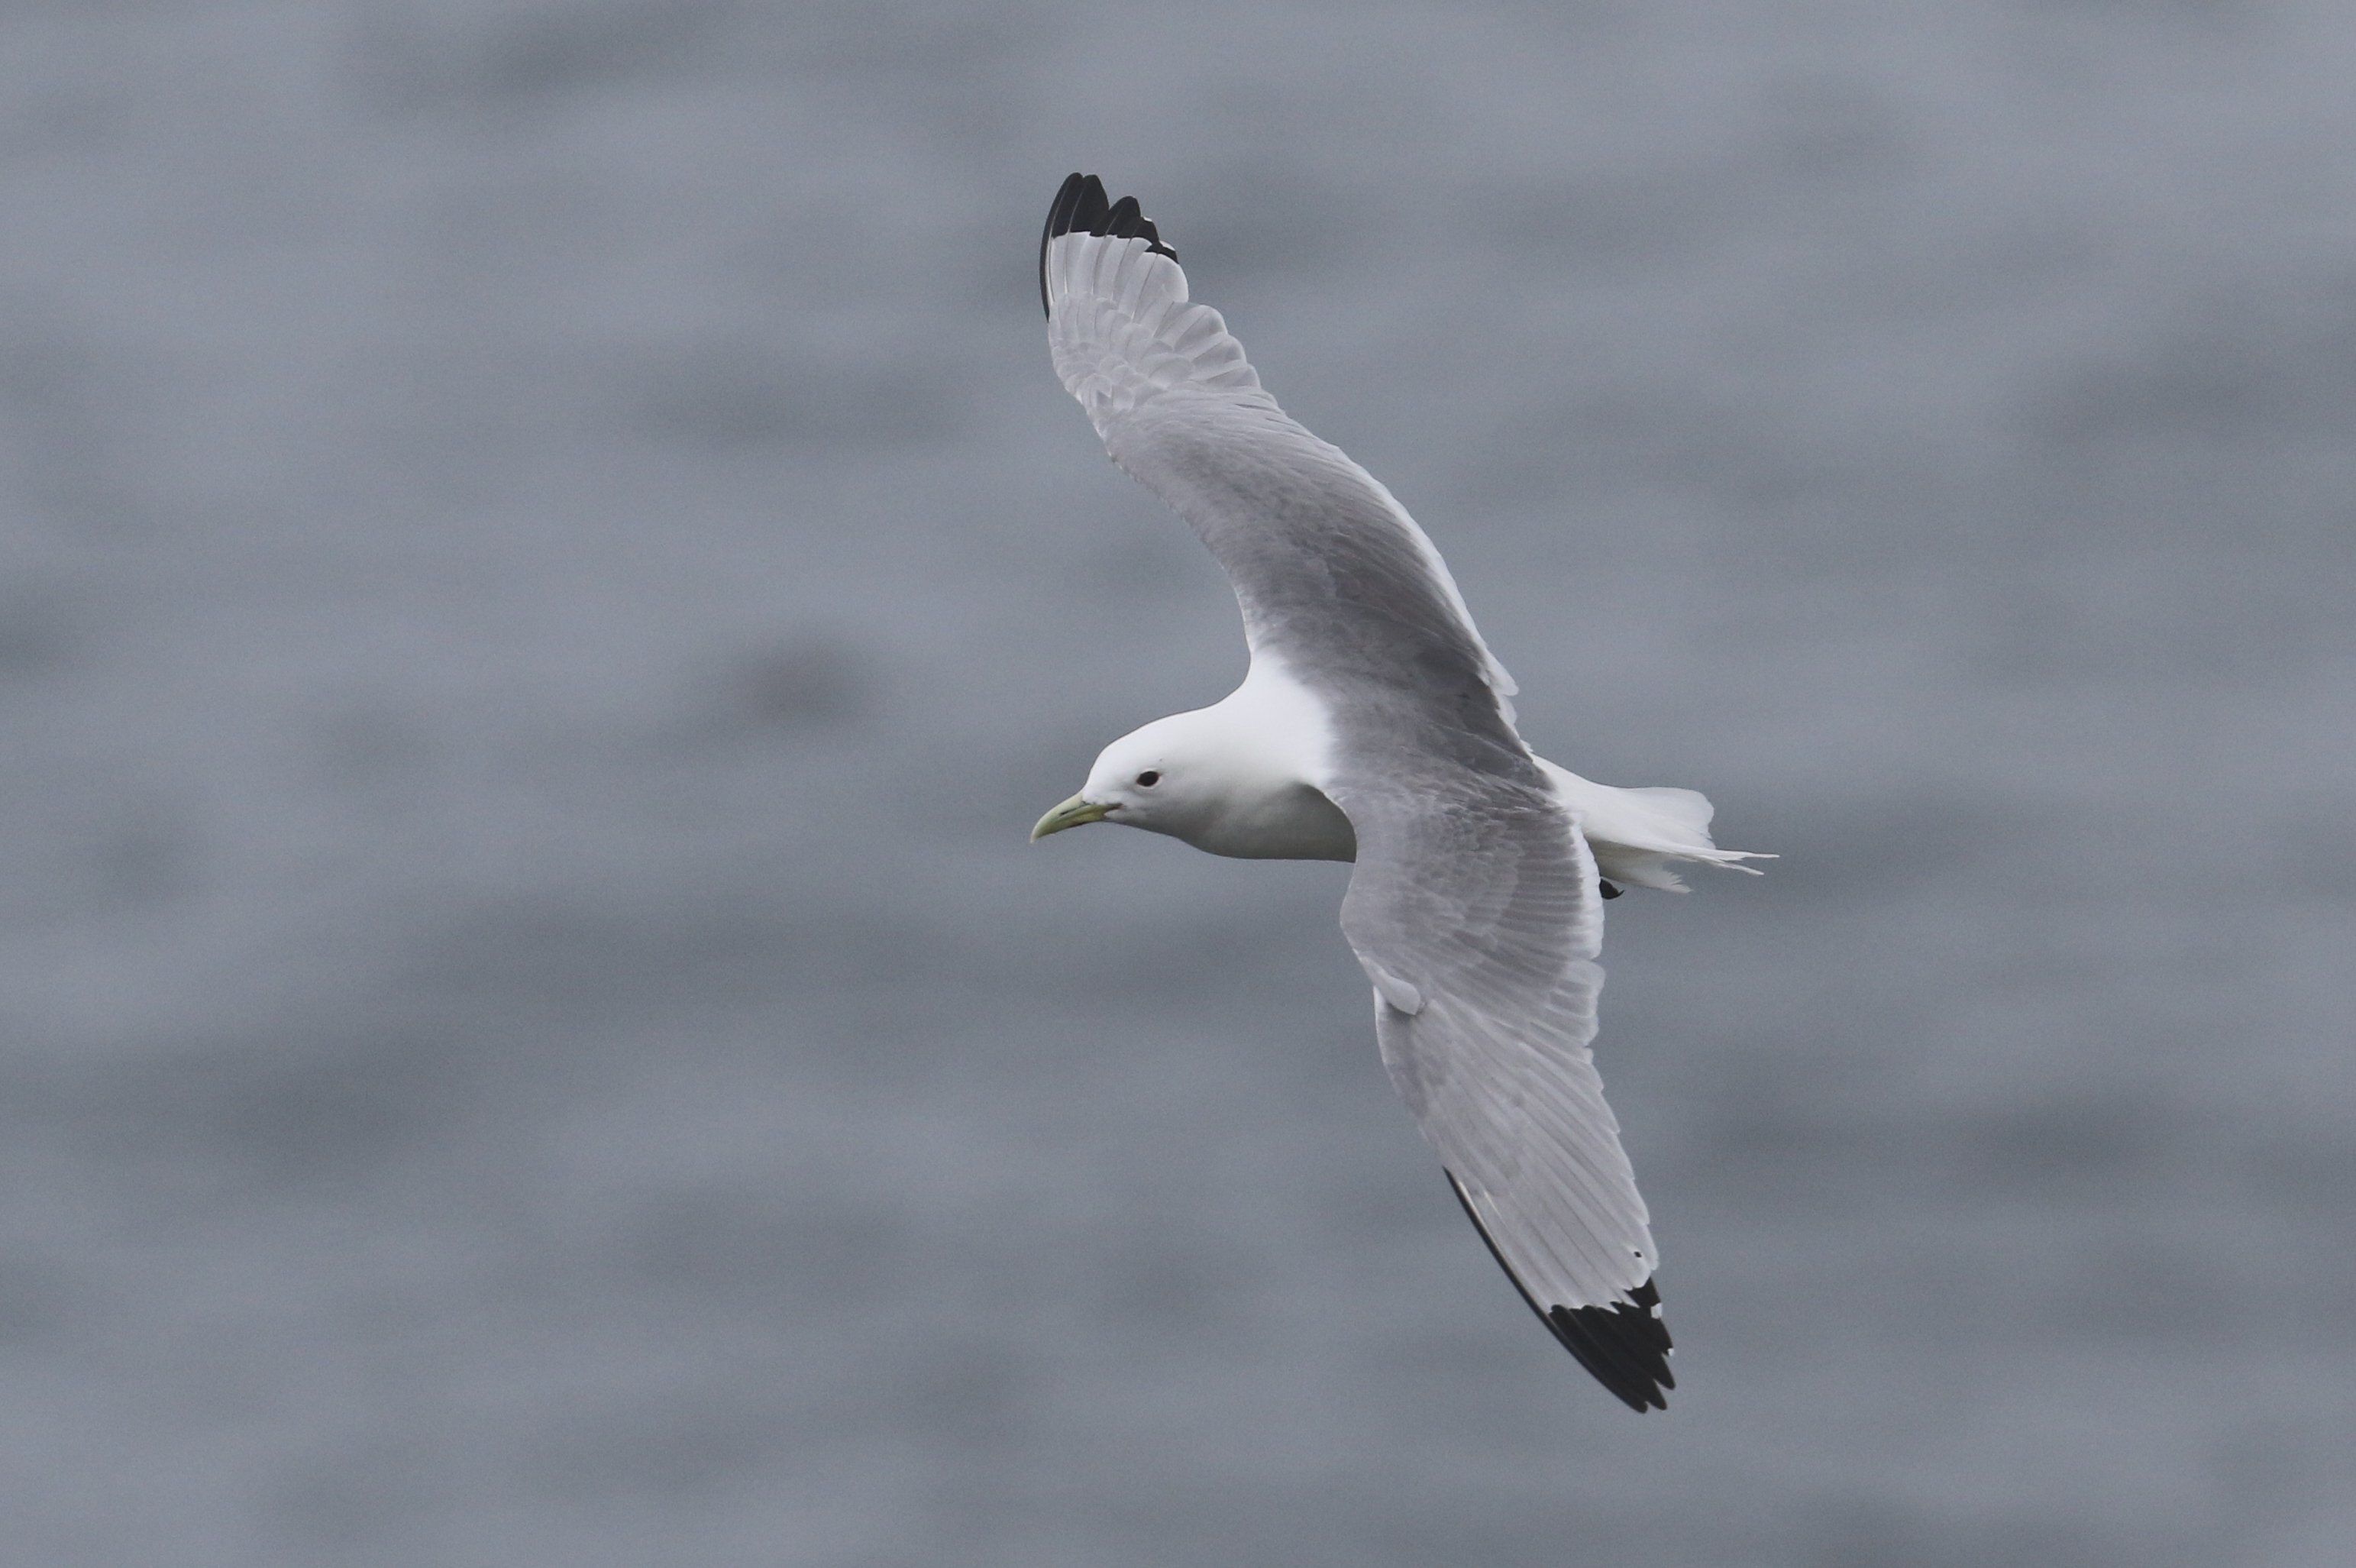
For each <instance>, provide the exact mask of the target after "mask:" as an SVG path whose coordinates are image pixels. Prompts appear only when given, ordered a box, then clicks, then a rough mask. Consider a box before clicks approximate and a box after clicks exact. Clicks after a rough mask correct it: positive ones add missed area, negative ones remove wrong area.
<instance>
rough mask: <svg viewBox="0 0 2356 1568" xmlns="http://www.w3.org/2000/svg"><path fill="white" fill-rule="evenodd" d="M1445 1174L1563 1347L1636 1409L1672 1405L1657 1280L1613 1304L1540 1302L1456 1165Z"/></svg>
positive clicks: (1673, 1383) (1667, 1347) (1485, 1240)
mask: <svg viewBox="0 0 2356 1568" xmlns="http://www.w3.org/2000/svg"><path fill="white" fill-rule="evenodd" d="M1446 1175H1447V1176H1448V1185H1449V1186H1450V1187H1451V1188H1453V1189H1454V1190H1455V1193H1456V1201H1457V1202H1458V1203H1460V1204H1462V1206H1463V1208H1464V1218H1465V1219H1470V1220H1471V1221H1472V1229H1473V1230H1478V1231H1479V1232H1481V1240H1482V1242H1483V1244H1484V1245H1485V1246H1487V1247H1488V1249H1489V1256H1491V1257H1493V1258H1494V1259H1496V1260H1497V1266H1498V1267H1499V1268H1501V1269H1503V1270H1505V1277H1506V1278H1507V1279H1509V1280H1511V1281H1513V1282H1514V1289H1515V1290H1516V1291H1518V1292H1519V1293H1521V1297H1522V1300H1523V1301H1524V1302H1526V1303H1527V1304H1528V1305H1529V1309H1530V1310H1531V1311H1532V1312H1534V1313H1536V1314H1537V1317H1538V1321H1539V1322H1541V1323H1543V1324H1545V1325H1546V1326H1547V1328H1548V1329H1550V1330H1552V1332H1553V1334H1554V1337H1555V1338H1556V1339H1557V1340H1558V1341H1559V1342H1560V1344H1561V1345H1562V1348H1564V1349H1566V1350H1568V1351H1569V1352H1570V1353H1571V1355H1572V1356H1573V1357H1575V1358H1577V1359H1578V1361H1579V1364H1580V1366H1582V1367H1584V1368H1586V1369H1587V1370H1588V1372H1589V1373H1590V1375H1591V1376H1592V1377H1593V1378H1594V1379H1595V1380H1596V1381H1597V1382H1599V1383H1601V1384H1602V1385H1603V1386H1604V1387H1605V1388H1606V1389H1609V1390H1610V1391H1612V1394H1613V1395H1614V1396H1615V1397H1617V1398H1618V1399H1619V1401H1620V1402H1621V1403H1622V1404H1624V1405H1626V1406H1627V1407H1628V1408H1629V1409H1630V1410H1633V1411H1634V1412H1636V1413H1637V1414H1639V1415H1642V1414H1643V1413H1644V1412H1646V1411H1648V1410H1666V1409H1668V1408H1669V1402H1668V1398H1667V1396H1666V1395H1665V1393H1664V1392H1663V1391H1664V1390H1665V1389H1673V1388H1676V1386H1677V1380H1676V1378H1675V1377H1673V1376H1671V1375H1670V1372H1669V1351H1670V1349H1671V1348H1672V1347H1671V1345H1670V1343H1669V1326H1668V1325H1667V1324H1666V1323H1664V1322H1663V1321H1662V1320H1661V1293H1660V1292H1659V1291H1658V1290H1656V1289H1655V1288H1654V1285H1653V1282H1652V1281H1651V1280H1649V1279H1648V1280H1646V1281H1645V1282H1644V1283H1643V1284H1640V1285H1638V1286H1636V1287H1635V1288H1634V1289H1633V1290H1631V1291H1630V1292H1629V1293H1628V1299H1627V1300H1626V1301H1622V1302H1614V1303H1612V1305H1610V1306H1608V1307H1607V1306H1555V1307H1544V1306H1540V1305H1538V1304H1537V1298H1536V1297H1534V1296H1532V1295H1531V1294H1530V1289H1529V1286H1527V1285H1526V1284H1524V1283H1522V1276H1521V1275H1519V1274H1517V1273H1514V1266H1513V1264H1511V1263H1509V1262H1505V1253H1503V1252H1501V1251H1498V1250H1497V1239H1496V1238H1495V1237H1494V1236H1492V1235H1490V1234H1489V1228H1488V1227H1487V1226H1486V1225H1483V1224H1482V1223H1481V1216H1480V1214H1479V1213H1478V1212H1477V1211H1475V1210H1474V1208H1473V1207H1472V1198H1471V1197H1469V1196H1468V1195H1467V1194H1466V1193H1465V1191H1464V1184H1463V1183H1462V1182H1461V1181H1458V1180H1457V1179H1456V1173H1455V1172H1454V1171H1449V1172H1447V1173H1446Z"/></svg>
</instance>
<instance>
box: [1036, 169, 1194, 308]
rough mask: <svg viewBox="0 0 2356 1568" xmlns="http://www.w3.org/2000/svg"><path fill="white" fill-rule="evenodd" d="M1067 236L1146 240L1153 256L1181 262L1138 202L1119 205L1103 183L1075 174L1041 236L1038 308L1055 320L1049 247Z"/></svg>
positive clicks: (1058, 195)
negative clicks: (1049, 284)
mask: <svg viewBox="0 0 2356 1568" xmlns="http://www.w3.org/2000/svg"><path fill="white" fill-rule="evenodd" d="M1065 234H1108V235H1111V236H1113V237H1115V238H1117V239H1122V240H1143V241H1144V242H1146V247H1147V249H1148V250H1150V251H1151V252H1152V253H1153V254H1155V255H1159V256H1167V257H1169V258H1170V259H1171V260H1172V261H1173V262H1174V261H1176V260H1177V259H1178V252H1175V251H1173V250H1172V249H1171V248H1170V247H1169V246H1167V245H1165V244H1163V243H1162V231H1160V230H1158V229H1156V228H1155V227H1154V226H1153V220H1152V219H1151V218H1148V217H1147V216H1146V215H1145V214H1144V212H1143V211H1142V210H1141V209H1140V208H1139V207H1138V205H1137V198H1135V197H1133V196H1124V197H1122V198H1121V199H1119V201H1108V200H1107V199H1106V198H1105V188H1104V181H1102V180H1100V179H1098V177H1096V176H1094V175H1092V174H1078V173H1075V174H1073V175H1071V176H1069V177H1066V179H1065V181H1064V185H1063V188H1062V189H1060V190H1058V191H1056V192H1055V203H1054V205H1052V206H1050V207H1049V208H1048V209H1047V227H1046V230H1045V231H1044V232H1043V233H1042V234H1041V235H1040V236H1039V308H1040V309H1042V310H1044V311H1045V312H1046V313H1047V314H1048V315H1050V316H1053V315H1054V314H1055V306H1054V305H1053V304H1052V303H1051V302H1050V301H1049V300H1048V298H1047V247H1048V245H1049V244H1050V243H1052V242H1054V241H1055V240H1056V239H1057V238H1058V237H1060V236H1062V235H1065Z"/></svg>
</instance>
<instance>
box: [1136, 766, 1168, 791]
mask: <svg viewBox="0 0 2356 1568" xmlns="http://www.w3.org/2000/svg"><path fill="white" fill-rule="evenodd" d="M1161 782H1162V775H1161V774H1159V773H1156V772H1155V771H1154V770H1153V769H1152V768H1147V769H1146V770H1145V771H1144V772H1142V773H1141V774H1139V775H1138V776H1137V787H1138V788H1139V789H1152V788H1153V787H1154V786H1155V785H1156V784H1159V783H1161Z"/></svg>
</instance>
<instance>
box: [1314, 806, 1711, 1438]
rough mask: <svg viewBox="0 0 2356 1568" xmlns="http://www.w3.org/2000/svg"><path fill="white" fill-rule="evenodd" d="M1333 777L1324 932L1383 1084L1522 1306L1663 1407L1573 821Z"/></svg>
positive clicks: (1640, 1399)
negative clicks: (1342, 937)
mask: <svg viewBox="0 0 2356 1568" xmlns="http://www.w3.org/2000/svg"><path fill="white" fill-rule="evenodd" d="M1333 794H1334V798H1335V800H1337V802H1339V803H1340V804H1341V805H1342V807H1343V810H1344V811H1346V812H1348V813H1349V816H1350V819H1351V824H1352V826H1353V828H1354V829H1355V831H1356V833H1357V837H1358V860H1357V865H1356V869H1355V872H1354V874H1353V875H1352V877H1351V881H1350V891H1349V895H1348V897H1346V898H1345V899H1344V903H1343V906H1342V925H1343V929H1344V932H1345V933H1346V934H1347V935H1348V937H1349V939H1350V943H1351V946H1352V947H1353V949H1355V951H1356V952H1357V954H1358V957H1359V961H1360V962H1361V963H1362V964H1363V965H1364V966H1365V969H1366V972H1367V974H1368V976H1369V977H1370V978H1371V979H1372V980H1373V981H1374V983H1375V988H1376V1004H1375V1013H1376V1037H1377V1039H1378V1040H1379V1041H1380V1043H1381V1047H1382V1054H1383V1064H1384V1066H1385V1067H1386V1068H1387V1069H1389V1072H1390V1076H1391V1081H1392V1083H1393V1084H1394V1085H1395V1086H1396V1087H1397V1088H1398V1092H1399V1097H1400V1098H1401V1099H1402V1100H1404V1101H1406V1102H1407V1105H1408V1110H1409V1111H1411V1112H1414V1114H1415V1118H1416V1121H1417V1122H1418V1123H1419V1125H1420V1126H1421V1128H1422V1129H1423V1133H1424V1136H1425V1138H1426V1139H1427V1140H1429V1141H1430V1144H1432V1146H1433V1147H1434V1148H1435V1149H1437V1150H1438V1151H1439V1153H1440V1159H1441V1161H1442V1163H1443V1164H1444V1165H1446V1166H1447V1168H1448V1173H1449V1179H1450V1181H1451V1184H1452V1185H1453V1186H1454V1187H1455V1189H1456V1194H1457V1197H1458V1198H1459V1199H1460V1200H1461V1201H1462V1203H1463V1205H1464V1210H1465V1212H1466V1214H1467V1215H1469V1216H1470V1217H1471V1218H1472V1222H1473V1224H1474V1225H1476V1226H1478V1227H1479V1228H1480V1230H1481V1233H1482V1235H1483V1238H1484V1239H1485V1240H1487V1241H1488V1243H1489V1247H1490V1250H1491V1251H1493V1252H1494V1254H1495V1256H1496V1259H1497V1262H1499V1263H1500V1264H1502V1265H1503V1266H1504V1268H1505V1273H1507V1274H1508V1275H1510V1276H1511V1277H1512V1279H1513V1281H1514V1283H1515V1285H1516V1286H1517V1287H1518V1288H1519V1289H1520V1291H1521V1293H1522V1294H1523V1296H1524V1298H1525V1299H1526V1300H1527V1301H1528V1302H1529V1305H1530V1307H1531V1309H1532V1310H1533V1311H1535V1312H1536V1313H1537V1315H1538V1316H1539V1317H1540V1318H1541V1319H1543V1320H1544V1321H1545V1322H1546V1324H1547V1327H1548V1328H1550V1329H1552V1330H1553V1331H1554V1334H1555V1337H1557V1338H1558V1339H1559V1340H1560V1341H1561V1342H1562V1344H1563V1346H1564V1348H1567V1349H1569V1351H1570V1352H1571V1354H1572V1355H1574V1356H1576V1357H1578V1359H1579V1360H1580V1364H1581V1365H1583V1366H1585V1367H1586V1368H1587V1369H1588V1370H1589V1371H1590V1372H1592V1373H1593V1374H1594V1375H1595V1376H1596V1378H1597V1379H1598V1380H1601V1382H1602V1383H1603V1385H1604V1386H1605V1387H1606V1388H1608V1389H1610V1390H1611V1391H1612V1392H1613V1393H1615V1394H1617V1395H1618V1396H1619V1397H1620V1398H1621V1399H1622V1400H1623V1401H1625V1402H1627V1403H1628V1404H1629V1405H1631V1406H1632V1407H1633V1408H1635V1409H1637V1410H1644V1409H1646V1408H1652V1407H1659V1408H1665V1405H1666V1402H1665V1399H1664V1398H1663V1397H1662V1391H1663V1390H1664V1389H1666V1388H1671V1387H1674V1386H1675V1380H1674V1379H1673V1378H1672V1377H1671V1376H1670V1374H1669V1366H1668V1352H1669V1337H1668V1331H1667V1329H1666V1327H1665V1326H1664V1324H1663V1323H1662V1320H1661V1317H1660V1314H1659V1300H1660V1298H1659V1296H1658V1294H1656V1293H1655V1288H1654V1284H1653V1273H1654V1269H1655V1265H1656V1264H1657V1262H1658V1253H1657V1251H1655V1247H1654V1245H1653V1238H1652V1232H1651V1229H1650V1226H1649V1223H1648V1218H1649V1217H1648V1216H1647V1214H1646V1212H1645V1208H1644V1199H1643V1197H1640V1196H1639V1195H1638V1193H1637V1191H1636V1181H1635V1176H1634V1173H1633V1171H1631V1169H1630V1168H1629V1165H1628V1157H1627V1155H1626V1154H1625V1153H1623V1152H1622V1149H1621V1146H1620V1127H1619V1122H1617V1121H1616V1120H1615V1119H1614V1118H1613V1116H1612V1110H1611V1107H1610V1106H1608V1105H1606V1104H1605V1103H1604V1101H1603V1085H1602V1080H1601V1079H1600V1078H1599V1077H1598V1076H1597V1074H1596V1071H1595V1062H1594V1057H1593V1053H1592V1052H1591V1050H1590V1042H1591V1041H1592V1040H1593V1039H1594V1037H1595V1032H1596V999H1597V995H1598V993H1600V992H1601V988H1602V984H1603V971H1602V969H1601V967H1600V966H1599V965H1598V964H1597V963H1596V962H1595V955H1596V953H1597V952H1598V950H1600V948H1601V940H1602V929H1603V914H1602V902H1601V895H1600V893H1599V892H1598V890H1597V887H1596V873H1595V862H1594V857H1593V856H1592V855H1591V854H1590V853H1589V851H1588V847H1587V844H1586V842H1585V840H1584V839H1583V838H1582V837H1581V836H1580V831H1579V827H1578V824H1577V822H1575V821H1574V820H1573V819H1572V818H1571V817H1570V816H1569V814H1568V813H1567V812H1565V811H1563V810H1562V808H1561V807H1560V806H1559V805H1558V804H1557V803H1556V802H1554V801H1553V800H1551V799H1550V798H1548V797H1547V795H1545V794H1543V793H1541V792H1539V791H1537V790H1532V789H1526V788H1523V787H1521V786H1518V785H1515V784H1511V783H1508V782H1505V781H1503V780H1499V779H1491V778H1486V777H1483V776H1480V775H1475V774H1464V773H1459V774H1456V775H1454V776H1453V777H1452V778H1451V777H1448V776H1445V775H1442V774H1440V773H1438V772H1436V771H1435V772H1434V774H1433V776H1431V777H1430V778H1426V779H1420V780H1416V781H1414V787H1413V788H1412V789H1397V788H1392V787H1388V786H1385V787H1377V788H1362V789H1352V788H1351V787H1349V785H1348V784H1347V782H1346V781H1337V784H1336V786H1335V788H1334V789H1333Z"/></svg>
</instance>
